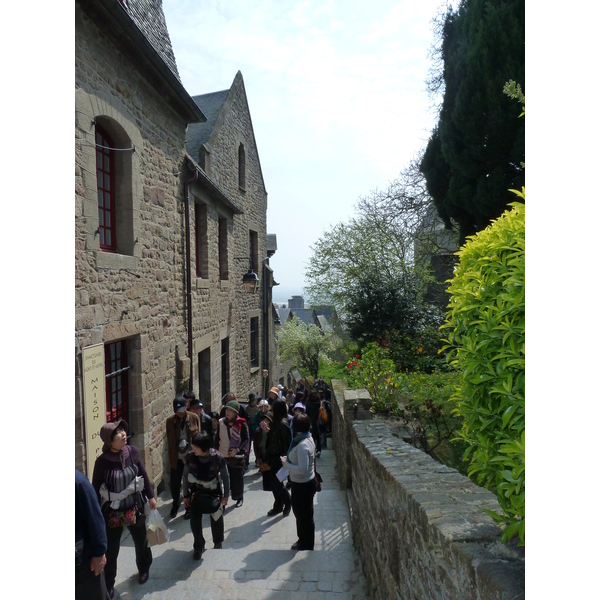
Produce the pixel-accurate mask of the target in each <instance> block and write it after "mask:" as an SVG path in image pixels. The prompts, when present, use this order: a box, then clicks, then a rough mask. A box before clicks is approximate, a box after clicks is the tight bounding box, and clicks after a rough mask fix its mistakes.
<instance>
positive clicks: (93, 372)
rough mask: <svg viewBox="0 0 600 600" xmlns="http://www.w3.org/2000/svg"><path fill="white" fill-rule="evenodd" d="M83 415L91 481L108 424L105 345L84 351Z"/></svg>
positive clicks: (91, 347)
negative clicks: (104, 430)
mask: <svg viewBox="0 0 600 600" xmlns="http://www.w3.org/2000/svg"><path fill="white" fill-rule="evenodd" d="M82 357H83V414H84V419H85V448H86V460H87V463H86V464H87V474H88V478H89V479H90V480H91V478H92V473H93V471H94V463H95V462H96V458H98V456H100V454H101V453H102V440H101V439H100V428H101V427H102V425H104V424H105V423H106V410H105V406H104V405H105V402H106V400H105V398H106V396H105V393H104V344H96V345H94V346H88V347H87V348H84V349H83V352H82Z"/></svg>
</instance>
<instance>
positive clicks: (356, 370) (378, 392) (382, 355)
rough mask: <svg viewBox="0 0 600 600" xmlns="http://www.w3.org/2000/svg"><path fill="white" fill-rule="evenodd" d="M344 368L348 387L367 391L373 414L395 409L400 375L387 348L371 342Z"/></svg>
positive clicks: (400, 379)
mask: <svg viewBox="0 0 600 600" xmlns="http://www.w3.org/2000/svg"><path fill="white" fill-rule="evenodd" d="M346 368H347V371H348V375H347V377H346V381H347V383H348V386H349V387H350V388H353V389H358V388H360V389H365V390H368V392H369V394H370V395H371V400H372V402H373V410H374V411H375V412H388V411H390V410H392V411H395V410H396V409H397V406H398V401H397V388H398V385H399V384H400V382H401V381H402V375H401V374H400V373H397V372H396V365H395V364H394V361H393V360H392V359H391V358H390V357H389V350H388V349H387V348H384V347H382V346H380V345H379V344H377V343H375V342H371V343H369V344H367V345H366V346H365V348H364V349H363V353H362V356H359V355H358V354H357V355H356V356H355V358H352V359H351V360H349V361H348V364H347V365H346Z"/></svg>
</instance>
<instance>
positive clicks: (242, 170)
mask: <svg viewBox="0 0 600 600" xmlns="http://www.w3.org/2000/svg"><path fill="white" fill-rule="evenodd" d="M238 183H239V186H240V187H241V188H242V189H243V190H245V189H246V151H245V150H244V144H240V147H239V148H238Z"/></svg>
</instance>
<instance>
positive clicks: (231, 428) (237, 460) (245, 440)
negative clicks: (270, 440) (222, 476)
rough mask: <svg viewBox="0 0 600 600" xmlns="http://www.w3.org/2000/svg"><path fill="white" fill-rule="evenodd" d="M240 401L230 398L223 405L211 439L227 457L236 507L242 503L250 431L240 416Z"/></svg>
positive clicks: (215, 446) (232, 494)
mask: <svg viewBox="0 0 600 600" xmlns="http://www.w3.org/2000/svg"><path fill="white" fill-rule="evenodd" d="M239 413H240V403H239V402H238V401H237V400H231V401H230V402H228V403H227V406H226V407H225V416H224V417H223V418H221V419H219V426H218V427H217V431H216V434H215V438H214V441H213V448H215V449H216V450H218V451H219V452H220V453H221V454H222V455H223V456H224V457H226V458H227V465H228V467H229V479H230V481H231V499H232V500H235V501H236V504H235V506H236V508H239V507H240V506H242V504H243V503H244V468H245V465H246V453H247V452H248V451H249V448H250V432H249V430H248V423H247V422H246V419H244V418H242V417H241V416H240V414H239Z"/></svg>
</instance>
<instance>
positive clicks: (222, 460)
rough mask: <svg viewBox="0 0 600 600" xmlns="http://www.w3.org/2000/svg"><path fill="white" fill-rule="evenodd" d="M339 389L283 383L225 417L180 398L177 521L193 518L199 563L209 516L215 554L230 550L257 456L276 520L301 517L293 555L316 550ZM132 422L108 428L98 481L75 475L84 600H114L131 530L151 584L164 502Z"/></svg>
mask: <svg viewBox="0 0 600 600" xmlns="http://www.w3.org/2000/svg"><path fill="white" fill-rule="evenodd" d="M329 400H330V392H329V388H328V386H327V384H326V383H325V381H324V379H323V378H322V377H321V378H318V379H317V380H316V381H315V383H314V385H313V386H312V387H310V386H309V385H308V384H307V382H306V380H305V379H301V380H300V381H299V382H298V384H297V385H296V387H295V388H294V389H289V388H286V387H284V386H283V385H277V386H274V387H272V388H271V389H270V390H269V393H268V397H267V398H261V397H260V396H259V395H258V394H256V393H250V394H249V395H248V400H247V402H239V401H238V400H237V399H236V397H235V394H233V393H232V392H230V393H227V394H225V396H223V398H222V405H221V407H220V410H219V411H218V412H217V411H214V412H211V413H210V414H207V413H205V412H204V406H203V403H202V402H201V401H200V400H198V399H196V396H195V394H194V392H192V391H190V392H186V393H185V394H184V395H183V396H178V397H177V398H175V400H174V401H173V414H172V415H171V416H170V417H169V418H168V419H167V421H166V440H167V450H168V460H169V470H170V490H169V491H170V494H171V498H172V505H171V511H170V516H171V518H176V517H177V515H178V513H179V509H180V507H181V505H182V504H183V507H184V514H183V518H184V519H185V520H189V521H190V528H191V531H192V535H193V549H192V551H193V554H192V557H193V559H194V560H200V558H201V557H202V554H203V552H204V551H205V545H206V542H205V539H204V536H203V533H202V517H203V515H209V517H208V518H209V521H210V528H211V533H212V539H213V544H214V548H215V549H217V550H218V549H221V548H222V547H223V541H224V538H225V524H224V514H225V510H226V507H227V506H228V503H229V500H232V501H233V502H234V503H235V504H234V505H233V506H234V507H235V508H240V507H242V506H243V503H244V473H245V471H247V470H248V469H249V466H250V455H251V454H252V453H253V454H254V465H255V466H256V467H257V468H258V470H259V472H260V473H261V475H262V489H263V490H264V491H266V492H270V493H271V494H272V496H273V505H272V508H271V509H270V510H269V511H268V512H267V515H269V516H276V515H281V516H282V517H287V516H288V515H289V514H290V513H291V512H292V511H293V514H294V517H295V519H296V533H297V536H298V540H297V541H296V542H295V543H294V544H293V545H292V547H291V549H292V550H298V551H301V550H313V549H314V545H315V523H314V508H313V502H314V495H315V493H316V492H317V491H318V489H320V488H319V486H320V483H319V481H318V474H317V473H316V469H315V462H316V459H317V458H318V457H320V455H321V450H322V448H326V447H327V437H328V436H329V435H330V433H331V417H332V415H331V404H330V402H329ZM128 436H129V428H128V424H127V423H126V422H125V421H124V420H119V421H116V422H112V423H106V424H105V425H103V426H102V428H101V430H100V438H101V440H102V442H103V444H104V445H103V448H102V453H101V454H100V455H99V456H98V458H97V459H96V462H95V465H94V470H93V475H92V481H91V484H90V482H89V481H88V480H87V478H86V477H85V476H83V475H82V474H81V473H79V472H78V471H76V472H75V556H76V560H75V586H76V587H75V595H76V600H96V599H98V600H106V599H108V598H113V597H114V585H115V579H116V575H117V558H118V555H119V549H120V543H121V536H122V533H123V530H124V528H125V527H127V528H128V530H129V532H130V533H131V538H132V540H133V544H134V547H135V559H136V566H137V569H138V581H139V583H140V584H144V583H146V581H147V580H148V577H149V571H150V566H151V564H152V550H151V548H150V545H149V543H148V536H147V528H146V519H147V518H148V515H149V514H150V512H151V511H152V510H156V507H157V504H156V499H155V495H154V490H153V487H152V484H151V482H150V479H149V477H148V474H147V473H146V469H145V467H144V463H143V461H142V458H141V456H140V453H139V451H138V449H137V448H136V447H135V446H133V445H131V444H128Z"/></svg>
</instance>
